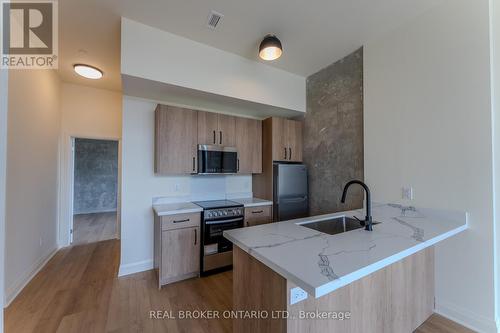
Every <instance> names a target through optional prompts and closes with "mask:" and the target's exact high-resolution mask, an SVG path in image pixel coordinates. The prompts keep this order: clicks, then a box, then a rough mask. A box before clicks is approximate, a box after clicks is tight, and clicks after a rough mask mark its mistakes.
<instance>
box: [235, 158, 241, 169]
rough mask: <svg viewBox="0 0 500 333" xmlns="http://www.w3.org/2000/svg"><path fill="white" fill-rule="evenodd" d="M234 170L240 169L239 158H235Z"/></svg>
mask: <svg viewBox="0 0 500 333" xmlns="http://www.w3.org/2000/svg"><path fill="white" fill-rule="evenodd" d="M236 171H238V172H239V171H240V159H239V158H238V159H237V160H236Z"/></svg>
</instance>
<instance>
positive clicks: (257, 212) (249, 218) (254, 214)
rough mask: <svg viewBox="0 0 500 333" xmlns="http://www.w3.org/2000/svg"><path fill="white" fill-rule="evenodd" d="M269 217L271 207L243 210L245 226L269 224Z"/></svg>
mask: <svg viewBox="0 0 500 333" xmlns="http://www.w3.org/2000/svg"><path fill="white" fill-rule="evenodd" d="M271 217H272V216H271V206H258V207H248V208H245V225H247V226H250V225H255V224H262V223H269V222H271ZM254 222H258V223H254Z"/></svg>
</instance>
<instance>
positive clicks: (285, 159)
mask: <svg viewBox="0 0 500 333" xmlns="http://www.w3.org/2000/svg"><path fill="white" fill-rule="evenodd" d="M285 160H286V147H285Z"/></svg>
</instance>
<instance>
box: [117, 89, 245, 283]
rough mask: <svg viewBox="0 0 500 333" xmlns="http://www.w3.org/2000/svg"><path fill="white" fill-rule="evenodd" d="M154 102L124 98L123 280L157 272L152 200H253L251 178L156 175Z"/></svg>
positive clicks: (121, 271)
mask: <svg viewBox="0 0 500 333" xmlns="http://www.w3.org/2000/svg"><path fill="white" fill-rule="evenodd" d="M155 108H156V104H155V103H153V102H148V101H143V100H138V99H134V98H130V97H126V96H125V97H124V98H123V140H122V165H123V168H122V188H123V192H122V211H121V212H122V218H121V225H122V232H121V267H120V275H125V274H130V273H134V272H138V271H143V270H148V269H151V268H152V267H153V210H152V200H153V198H157V197H170V198H171V199H172V200H208V199H218V198H221V197H224V196H226V197H238V196H241V195H245V194H249V195H251V191H252V188H251V186H252V185H251V184H252V178H251V176H212V177H210V176H209V177H203V176H155V174H154V164H153V163H154V110H155Z"/></svg>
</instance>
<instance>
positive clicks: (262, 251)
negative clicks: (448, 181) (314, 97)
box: [224, 204, 467, 298]
mask: <svg viewBox="0 0 500 333" xmlns="http://www.w3.org/2000/svg"><path fill="white" fill-rule="evenodd" d="M343 215H345V216H348V217H352V216H354V215H356V216H357V217H360V218H362V217H364V215H365V212H364V210H355V211H348V212H342V213H335V214H328V215H321V216H315V217H308V218H303V219H297V220H291V221H285V222H278V223H270V224H263V225H259V226H255V227H248V228H241V229H233V230H228V231H224V237H226V238H227V239H229V240H230V241H232V242H233V243H234V244H235V245H237V246H238V247H240V248H241V249H242V250H244V251H246V252H247V253H249V254H250V255H252V256H253V257H255V258H256V259H257V260H259V261H260V262H262V263H263V264H265V265H266V266H268V267H270V268H271V269H273V270H274V271H275V272H277V273H278V274H280V275H281V276H283V277H284V278H286V279H288V280H290V281H292V282H293V283H295V284H296V285H297V286H299V287H300V288H302V289H304V290H305V291H306V292H308V293H309V294H311V295H313V296H314V297H316V298H318V297H321V296H323V295H326V294H328V293H330V292H332V291H334V290H336V289H338V288H341V287H343V286H345V285H347V284H349V283H351V282H353V281H356V280H358V279H360V278H362V277H364V276H367V275H369V274H371V273H373V272H375V271H377V270H379V269H381V268H383V267H386V266H388V265H390V264H392V263H394V262H397V261H399V260H401V259H403V258H405V257H408V256H410V255H412V254H414V253H416V252H418V251H420V250H423V249H424V248H426V247H429V246H432V245H434V244H436V243H438V242H440V241H442V240H444V239H446V238H449V237H451V236H453V235H455V234H457V233H459V232H462V231H464V230H465V229H467V214H466V213H464V212H451V211H441V210H434V209H420V208H413V207H403V206H400V205H391V204H374V205H373V208H372V216H373V220H374V221H377V222H381V223H380V224H377V225H374V226H373V231H372V232H369V231H365V230H364V228H361V229H357V230H352V231H348V232H345V233H341V234H336V235H328V234H325V233H321V232H319V231H316V230H313V229H309V228H306V227H304V226H301V225H300V224H304V223H307V222H313V221H320V220H325V219H330V218H332V217H337V216H343Z"/></svg>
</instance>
